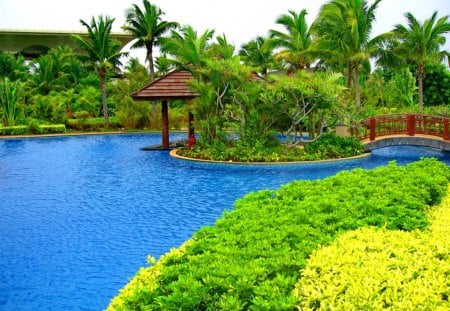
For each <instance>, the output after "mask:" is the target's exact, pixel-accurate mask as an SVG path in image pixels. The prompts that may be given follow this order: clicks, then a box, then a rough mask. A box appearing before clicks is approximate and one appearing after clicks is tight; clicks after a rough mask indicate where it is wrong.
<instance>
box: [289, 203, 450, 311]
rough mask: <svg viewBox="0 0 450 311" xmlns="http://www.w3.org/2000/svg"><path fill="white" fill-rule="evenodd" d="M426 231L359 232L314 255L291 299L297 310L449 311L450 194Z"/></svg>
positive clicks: (433, 211) (435, 211)
mask: <svg viewBox="0 0 450 311" xmlns="http://www.w3.org/2000/svg"><path fill="white" fill-rule="evenodd" d="M430 218H431V226H430V229H429V231H419V230H416V231H413V232H405V231H390V230H386V229H385V228H382V229H375V228H362V229H358V230H356V231H351V232H348V233H345V234H343V235H342V236H340V237H339V239H337V240H336V241H335V242H333V243H332V244H331V245H329V246H325V247H323V248H321V249H319V250H317V251H316V252H314V254H313V255H312V256H311V257H310V259H309V260H308V263H307V266H306V268H305V269H304V270H303V271H302V272H301V275H302V278H301V279H300V281H299V283H298V284H297V285H296V289H295V292H294V295H295V296H296V297H297V298H298V307H299V309H301V310H349V309H352V310H381V309H389V310H444V309H445V310H448V309H450V300H449V296H450V283H449V277H450V275H449V273H450V255H449V254H450V226H449V225H448V223H449V222H450V196H447V197H446V199H445V201H443V202H442V203H441V204H440V205H439V206H438V207H436V208H434V209H433V210H431V212H430Z"/></svg>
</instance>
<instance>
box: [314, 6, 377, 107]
mask: <svg viewBox="0 0 450 311" xmlns="http://www.w3.org/2000/svg"><path fill="white" fill-rule="evenodd" d="M380 2H381V0H375V1H374V2H373V3H372V4H371V5H369V4H368V3H367V1H366V0H332V1H330V2H328V3H326V4H324V5H323V6H322V7H321V9H320V12H319V16H318V17H317V19H316V20H315V21H314V23H313V25H312V26H311V28H312V32H313V33H314V34H315V36H316V37H315V41H314V42H313V44H312V49H313V50H314V51H316V52H318V53H319V54H322V58H323V59H325V61H330V60H331V61H332V62H335V61H336V60H339V62H340V63H341V64H342V63H343V62H345V63H346V67H347V86H348V87H351V86H352V80H353V81H354V83H355V101H356V104H357V105H358V106H359V105H361V90H360V84H359V76H360V70H361V66H362V64H363V63H364V62H366V61H367V60H368V59H369V57H370V56H371V54H372V53H374V50H375V43H376V41H374V40H370V34H371V31H372V26H373V24H374V21H375V11H376V9H377V7H378V5H379V3H380ZM352 78H353V79H352Z"/></svg>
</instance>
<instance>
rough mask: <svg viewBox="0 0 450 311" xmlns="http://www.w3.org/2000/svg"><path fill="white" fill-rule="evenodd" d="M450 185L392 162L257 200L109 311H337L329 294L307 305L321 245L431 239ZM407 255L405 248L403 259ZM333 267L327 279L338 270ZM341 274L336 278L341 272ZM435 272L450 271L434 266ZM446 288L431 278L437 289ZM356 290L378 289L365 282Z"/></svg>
mask: <svg viewBox="0 0 450 311" xmlns="http://www.w3.org/2000/svg"><path fill="white" fill-rule="evenodd" d="M449 177H450V175H449V171H448V168H447V166H446V165H445V164H443V163H441V162H439V161H437V160H434V159H423V160H421V161H419V162H416V163H412V164H409V165H406V166H403V167H399V166H397V165H396V164H395V163H390V164H389V165H388V166H386V167H380V168H377V169H374V170H362V169H356V170H353V171H351V172H342V173H339V174H337V175H336V176H333V177H329V178H326V179H323V180H317V181H296V182H293V183H290V184H288V185H285V186H283V187H282V188H280V189H279V190H264V191H259V192H256V193H251V194H248V195H247V196H245V197H244V198H243V199H241V200H238V201H237V202H236V205H235V208H234V210H232V211H227V212H225V214H224V215H223V217H221V218H220V219H219V220H217V222H216V224H215V225H214V226H209V227H204V228H202V229H200V230H199V231H198V232H197V233H195V234H194V236H193V237H192V239H191V240H189V241H187V242H186V243H185V244H184V245H183V246H182V247H181V248H180V249H174V250H172V251H171V252H169V253H168V254H166V255H164V256H163V257H162V258H160V260H159V261H158V262H156V263H155V260H154V259H152V258H151V259H150V260H149V261H150V262H151V263H152V264H154V265H153V266H152V267H149V268H142V269H141V270H140V271H139V272H138V273H137V275H136V276H135V278H134V279H133V280H132V281H131V282H130V283H129V284H128V285H127V286H126V287H125V288H124V289H123V290H122V291H121V293H120V295H119V296H117V297H116V298H115V299H114V300H113V301H112V303H111V305H110V307H109V310H293V309H294V307H295V306H296V305H298V304H303V305H305V304H306V305H307V306H310V307H312V308H315V307H320V306H321V303H322V300H323V304H324V306H327V305H328V303H330V304H334V303H335V302H334V301H333V300H332V298H330V297H328V296H327V292H326V293H324V294H323V295H324V296H319V295H318V294H316V295H315V296H313V297H312V299H313V300H311V301H305V302H303V299H304V298H303V297H302V293H303V289H301V287H300V286H302V284H303V283H304V284H305V288H306V289H310V288H311V287H313V288H315V287H314V286H313V285H309V283H310V282H314V281H315V280H310V279H309V278H308V276H309V275H310V274H311V273H313V272H314V271H316V273H320V272H321V270H320V269H321V268H320V267H319V268H316V269H314V271H313V272H309V271H310V270H306V272H305V270H304V269H305V268H306V269H307V268H308V258H309V257H310V256H311V255H312V254H314V252H315V251H316V250H317V249H318V248H319V247H320V246H323V245H330V243H333V241H335V240H336V239H337V238H339V237H341V236H342V237H343V239H345V235H343V234H344V233H345V232H348V231H352V230H357V229H358V228H365V229H362V231H361V232H367V230H373V229H369V228H384V229H383V230H388V231H387V233H386V235H388V234H389V232H391V230H393V231H392V234H393V235H398V233H397V231H395V230H402V231H411V230H422V231H416V232H423V236H424V237H425V236H427V234H429V232H428V231H423V230H428V229H427V227H428V225H429V220H428V219H427V211H428V209H429V207H430V206H432V205H435V204H438V203H439V202H440V201H441V199H442V198H443V196H444V195H445V193H446V191H447V187H448V181H449ZM431 230H434V229H431ZM357 232H359V231H357ZM356 234H358V233H356ZM441 234H444V235H445V236H444V237H441V239H440V240H441V241H442V240H448V238H449V237H448V231H447V233H445V232H443V233H442V231H441ZM344 241H345V240H344ZM352 242H353V243H355V244H358V243H363V244H364V241H359V240H353V241H352ZM399 242H401V241H399ZM334 243H337V242H334ZM405 243H406V241H405ZM332 245H333V244H332ZM445 245H446V244H439V246H438V247H440V248H439V249H438V250H436V251H433V252H434V253H436V254H438V256H444V257H445V254H447V255H448V248H447V249H446V248H445V247H446V246H445ZM430 246H431V247H433V246H432V245H430ZM404 247H407V246H404ZM324 251H326V249H325V250H324ZM401 252H402V250H401V249H398V250H397V252H396V254H397V253H398V254H399V255H401ZM439 254H441V255H439ZM321 258H322V257H321ZM324 258H325V259H329V260H330V261H331V260H332V259H331V258H330V256H327V257H324ZM325 259H324V269H325V270H323V273H326V272H327V271H329V269H328V270H326V269H327V268H326V266H325V264H326V263H328V261H327V260H325ZM444 259H445V258H444ZM445 260H448V256H447V259H445ZM404 263H405V264H406V262H404ZM436 263H438V262H437V261H430V262H429V264H430V265H432V264H436ZM312 265H314V263H312ZM369 265H370V264H369ZM313 267H315V266H313ZM333 267H334V269H335V270H336V273H338V272H339V271H340V269H339V268H338V267H335V266H333ZM354 268H356V267H354ZM427 268H429V269H433V270H434V271H440V270H439V268H437V267H434V266H428V267H427ZM333 271H334V270H333ZM345 271H346V270H343V271H342V273H345ZM358 275H361V274H358ZM385 277H386V278H387V277H388V275H386V276H384V275H382V274H381V275H379V276H377V278H378V280H379V281H380V282H382V283H383V282H386V284H388V283H387V282H389V281H388V280H387V279H386V278H385ZM421 277H422V275H421ZM436 278H437V279H436ZM438 279H439V277H431V281H432V282H435V281H439V280H438ZM299 281H300V283H299V285H297V290H296V291H294V288H295V287H296V284H297V283H298V282H299ZM318 281H320V280H318ZM427 281H428V279H427ZM323 282H325V284H324V285H323V286H324V287H328V283H327V282H332V280H330V279H329V278H327V277H326V276H324V279H323ZM439 284H441V283H439ZM447 285H448V284H447ZM320 286H322V285H320ZM336 286H338V285H336ZM358 286H359V287H358ZM405 286H407V285H405ZM437 286H438V285H437ZM324 287H320V288H324ZM353 287H357V288H356V290H358V291H361V290H370V288H367V287H365V285H364V283H362V284H361V283H357V284H354V285H353ZM299 288H300V289H299ZM340 288H341V289H342V290H345V288H347V287H345V284H344V285H342V287H340ZM386 288H387V287H386ZM375 290H376V289H375ZM442 290H443V291H444V292H442V295H441V298H440V299H441V300H440V303H441V304H445V303H448V293H447V292H445V289H441V291H442ZM447 291H448V288H447ZM440 293H441V292H440ZM349 294H350V295H351V293H350V292H349ZM372 294H374V295H375V296H376V293H372ZM386 295H389V292H388V293H386ZM446 295H447V296H446ZM438 296H439V295H438ZM380 297H381V298H379V299H381V300H382V299H384V297H388V298H386V299H391V296H383V295H380ZM435 297H436V295H435ZM348 299H350V301H351V299H353V298H352V297H351V296H350V297H349V298H348ZM389 301H390V300H387V302H386V305H388V304H389V303H390V302H389ZM415 302H417V303H420V300H415ZM376 303H378V302H376ZM335 306H336V307H339V306H338V305H335ZM423 306H424V308H425V306H426V305H423ZM325 309H326V307H325ZM344 309H345V308H344Z"/></svg>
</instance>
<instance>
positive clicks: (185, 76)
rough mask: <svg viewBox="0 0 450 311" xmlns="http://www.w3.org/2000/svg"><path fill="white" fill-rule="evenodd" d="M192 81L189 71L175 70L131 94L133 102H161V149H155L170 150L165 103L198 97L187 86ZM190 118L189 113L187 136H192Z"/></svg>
mask: <svg viewBox="0 0 450 311" xmlns="http://www.w3.org/2000/svg"><path fill="white" fill-rule="evenodd" d="M192 79H194V76H193V75H192V74H191V73H190V72H189V71H187V70H176V71H172V72H169V73H168V74H166V75H165V76H162V77H160V78H159V79H156V80H154V81H152V82H150V83H149V84H147V85H146V86H144V87H143V88H142V89H140V90H138V91H136V92H134V93H133V94H131V97H132V98H133V99H134V100H146V101H161V104H162V109H161V112H162V122H163V124H162V145H161V148H155V149H170V143H169V115H168V106H167V102H168V101H169V100H191V99H194V98H196V97H198V96H199V94H198V93H196V92H194V91H192V90H191V89H190V88H189V86H188V84H187V82H188V81H189V80H192ZM192 118H193V117H192V114H191V113H189V119H190V120H189V135H193V128H192V125H191V124H192Z"/></svg>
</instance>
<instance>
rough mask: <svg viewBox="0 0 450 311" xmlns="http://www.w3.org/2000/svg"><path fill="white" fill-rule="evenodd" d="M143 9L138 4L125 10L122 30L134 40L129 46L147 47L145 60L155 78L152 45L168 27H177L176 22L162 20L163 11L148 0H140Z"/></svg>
mask: <svg viewBox="0 0 450 311" xmlns="http://www.w3.org/2000/svg"><path fill="white" fill-rule="evenodd" d="M142 5H143V9H141V8H140V7H139V6H138V5H136V4H133V6H132V7H131V8H130V9H128V10H127V13H126V25H124V26H123V27H122V29H123V30H125V31H126V32H128V33H130V34H131V35H132V36H133V37H134V38H136V39H137V40H136V42H134V43H133V45H132V46H131V48H141V47H145V48H146V49H147V55H146V61H147V62H148V64H149V68H150V79H151V81H153V80H154V79H155V67H154V62H153V47H154V46H158V45H159V40H158V39H159V38H160V37H161V36H162V35H163V34H164V33H166V32H167V31H168V30H170V29H174V28H177V27H178V23H176V22H167V21H163V20H162V15H164V12H162V11H161V9H160V8H159V7H157V6H155V5H153V4H151V3H150V2H149V1H148V0H142Z"/></svg>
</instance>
